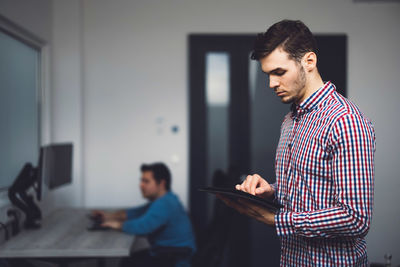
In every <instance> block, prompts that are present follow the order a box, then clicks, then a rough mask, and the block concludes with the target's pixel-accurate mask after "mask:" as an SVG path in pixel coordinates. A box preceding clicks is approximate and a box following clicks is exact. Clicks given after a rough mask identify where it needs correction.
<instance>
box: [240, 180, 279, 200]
mask: <svg viewBox="0 0 400 267" xmlns="http://www.w3.org/2000/svg"><path fill="white" fill-rule="evenodd" d="M236 189H237V190H241V191H244V192H247V193H249V194H252V195H254V196H258V197H262V198H271V197H272V196H273V195H274V189H273V188H272V187H271V185H270V184H269V183H268V182H267V181H265V180H264V179H263V178H262V177H261V176H260V175H258V174H254V175H248V176H247V177H246V179H245V180H244V181H243V183H242V184H238V185H236Z"/></svg>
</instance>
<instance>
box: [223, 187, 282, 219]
mask: <svg viewBox="0 0 400 267" xmlns="http://www.w3.org/2000/svg"><path fill="white" fill-rule="evenodd" d="M217 197H218V198H219V199H221V200H222V201H223V202H224V203H225V204H226V205H228V206H229V207H231V208H234V209H235V210H237V211H238V212H239V213H241V214H243V215H246V216H249V217H251V218H254V219H256V220H257V221H260V222H262V223H265V224H267V225H270V226H275V213H273V212H272V211H270V210H268V209H266V208H264V207H262V206H259V205H256V204H253V203H251V202H250V201H247V200H244V199H238V200H237V201H235V200H232V199H230V198H227V197H224V196H222V195H220V194H217Z"/></svg>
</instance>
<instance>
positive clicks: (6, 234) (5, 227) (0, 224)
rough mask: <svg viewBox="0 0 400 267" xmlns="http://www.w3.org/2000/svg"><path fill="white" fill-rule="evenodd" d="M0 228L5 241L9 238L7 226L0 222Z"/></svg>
mask: <svg viewBox="0 0 400 267" xmlns="http://www.w3.org/2000/svg"><path fill="white" fill-rule="evenodd" d="M0 226H1V228H3V229H4V238H5V240H6V241H7V240H8V238H9V235H8V229H7V226H6V225H5V224H4V223H2V222H0Z"/></svg>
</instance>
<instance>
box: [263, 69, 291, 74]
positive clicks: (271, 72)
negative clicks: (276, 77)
mask: <svg viewBox="0 0 400 267" xmlns="http://www.w3.org/2000/svg"><path fill="white" fill-rule="evenodd" d="M279 71H286V70H285V69H282V68H276V69H273V70H271V71H269V72H267V71H263V72H264V73H265V74H268V75H271V74H274V73H277V72H279Z"/></svg>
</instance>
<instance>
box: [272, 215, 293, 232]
mask: <svg viewBox="0 0 400 267" xmlns="http://www.w3.org/2000/svg"><path fill="white" fill-rule="evenodd" d="M293 215H294V214H293V212H281V213H278V214H276V215H275V228H276V233H277V234H278V236H284V235H291V234H294V233H295V230H294V224H293Z"/></svg>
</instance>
